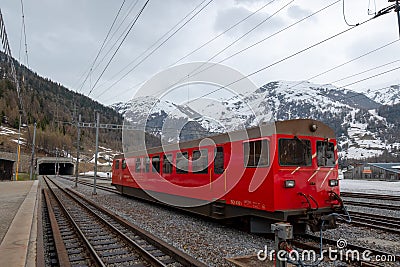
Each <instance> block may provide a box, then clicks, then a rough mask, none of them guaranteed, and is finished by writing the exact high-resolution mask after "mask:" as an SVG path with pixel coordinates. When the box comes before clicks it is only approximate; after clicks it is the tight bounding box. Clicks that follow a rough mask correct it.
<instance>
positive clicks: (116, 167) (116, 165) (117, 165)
mask: <svg viewBox="0 0 400 267" xmlns="http://www.w3.org/2000/svg"><path fill="white" fill-rule="evenodd" d="M115 169H119V160H116V161H115Z"/></svg>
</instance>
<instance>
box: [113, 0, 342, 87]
mask: <svg viewBox="0 0 400 267" xmlns="http://www.w3.org/2000/svg"><path fill="white" fill-rule="evenodd" d="M340 1H342V0H337V1H335V2H333V3H331V4H329V5H327V6H325V7H323V8H321V9H319V10H317V11H315V12H314V13H312V14H310V15H308V16H306V17H304V18H302V19H300V20H297V21H296V22H294V23H292V24H290V25H288V26H286V27H284V28H282V29H280V30H278V31H276V32H274V33H272V34H270V35H269V36H267V37H265V38H263V39H261V40H259V41H257V42H255V43H253V44H251V45H249V46H247V47H246V48H244V49H241V50H240V51H238V52H236V53H234V54H231V55H230V56H228V57H226V58H224V59H222V60H220V61H218V62H217V63H215V64H213V65H210V66H209V67H207V68H204V69H202V70H199V71H198V72H197V73H194V74H193V72H194V71H196V70H197V69H196V70H194V71H193V72H192V73H191V74H192V75H193V76H195V75H198V74H200V73H202V72H203V71H206V70H208V69H210V68H212V67H214V66H216V65H217V64H220V63H223V62H225V61H227V60H228V59H230V58H233V57H235V56H238V55H239V54H241V53H243V52H245V51H247V50H249V49H251V48H253V47H255V46H257V45H259V44H261V43H263V42H265V41H266V40H268V39H270V38H272V37H274V36H276V35H278V34H280V33H282V32H284V31H287V30H289V29H290V28H292V27H293V26H295V25H297V24H299V23H301V22H303V21H305V20H307V19H310V18H311V17H313V16H315V15H316V14H318V13H320V12H322V11H324V10H326V9H328V8H330V7H332V6H333V5H335V4H337V3H339V2H340ZM186 78H187V75H186V76H184V77H182V79H181V80H180V81H179V82H181V81H182V80H184V79H186ZM144 82H145V80H144V81H142V82H140V83H137V84H136V85H134V86H133V88H135V87H137V86H139V85H141V84H143V83H144ZM112 86H113V85H111V86H110V87H108V89H110V88H111V87H112Z"/></svg>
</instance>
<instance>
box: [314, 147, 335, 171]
mask: <svg viewBox="0 0 400 267" xmlns="http://www.w3.org/2000/svg"><path fill="white" fill-rule="evenodd" d="M317 161H318V166H321V167H323V166H326V167H333V166H335V163H336V160H335V145H334V144H333V143H331V142H327V141H317Z"/></svg>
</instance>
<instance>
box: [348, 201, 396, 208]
mask: <svg viewBox="0 0 400 267" xmlns="http://www.w3.org/2000/svg"><path fill="white" fill-rule="evenodd" d="M343 203H344V204H345V205H351V206H361V207H368V208H377V209H387V210H400V205H390V204H382V203H370V202H363V201H352V200H345V199H344V200H343Z"/></svg>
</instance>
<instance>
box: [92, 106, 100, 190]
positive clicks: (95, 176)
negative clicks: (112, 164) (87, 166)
mask: <svg viewBox="0 0 400 267" xmlns="http://www.w3.org/2000/svg"><path fill="white" fill-rule="evenodd" d="M99 127H100V113H99V112H97V114H96V153H95V154H94V179H93V195H97V192H96V178H97V154H98V153H99Z"/></svg>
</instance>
